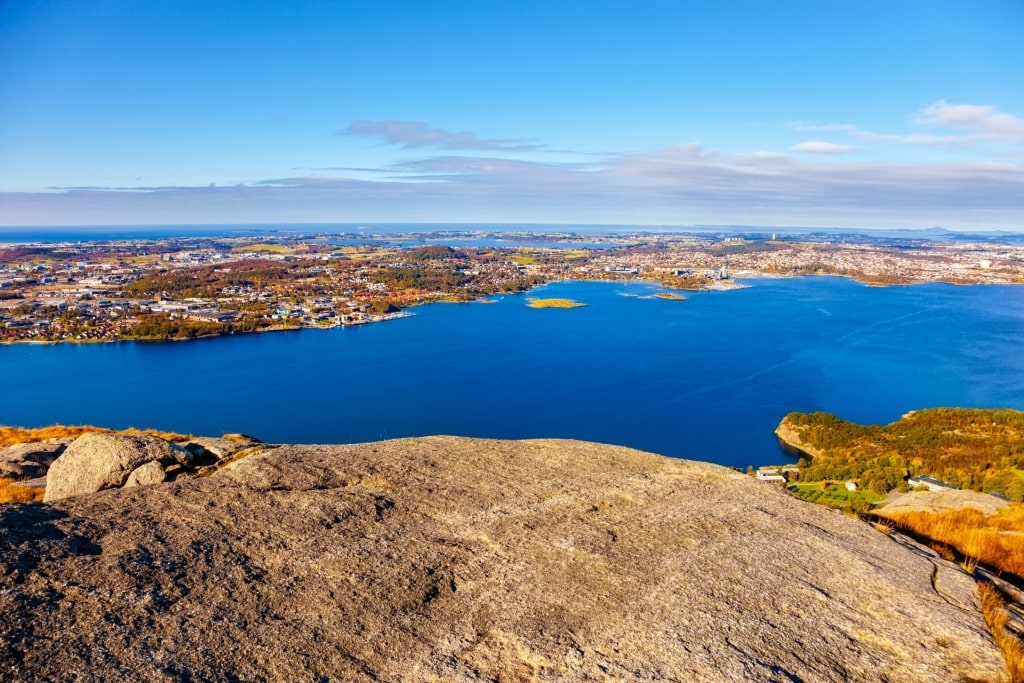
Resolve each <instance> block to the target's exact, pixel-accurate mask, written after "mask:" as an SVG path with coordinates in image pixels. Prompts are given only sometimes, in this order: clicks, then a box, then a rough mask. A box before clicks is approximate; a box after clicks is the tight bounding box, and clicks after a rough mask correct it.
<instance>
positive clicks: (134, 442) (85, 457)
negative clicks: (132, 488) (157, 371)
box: [43, 432, 195, 502]
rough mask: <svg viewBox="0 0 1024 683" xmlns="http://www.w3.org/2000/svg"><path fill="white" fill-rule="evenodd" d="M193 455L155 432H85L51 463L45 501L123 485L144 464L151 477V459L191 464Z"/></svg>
mask: <svg viewBox="0 0 1024 683" xmlns="http://www.w3.org/2000/svg"><path fill="white" fill-rule="evenodd" d="M194 457H195V456H194V455H193V454H192V453H190V452H189V451H187V450H185V449H184V448H182V447H180V446H178V445H176V444H172V443H170V442H168V441H164V440H163V439H159V438H157V437H155V436H146V435H142V434H137V435H128V434H108V433H104V432H86V433H85V434H82V435H81V436H80V437H78V438H77V439H75V441H74V442H73V443H72V444H71V445H70V446H68V447H67V449H66V450H65V451H64V452H63V453H62V454H61V456H60V457H59V458H57V459H56V460H54V462H53V464H52V465H50V469H49V472H47V475H46V476H47V480H46V494H45V495H44V497H43V501H44V502H52V501H55V500H60V499H61V498H70V497H72V496H80V495H83V494H87V493H95V492H97V491H102V490H104V489H111V488H118V487H121V486H124V485H125V483H126V482H127V481H128V479H129V477H131V476H132V473H133V472H135V470H137V469H139V468H140V467H143V466H147V467H148V469H147V472H146V473H144V474H142V475H141V476H142V477H145V478H146V479H147V480H152V479H153V473H152V465H151V463H156V464H157V466H158V467H166V466H169V465H174V464H181V465H189V464H191V463H192V461H193V459H194ZM136 481H139V477H136ZM160 481H163V477H161V478H160Z"/></svg>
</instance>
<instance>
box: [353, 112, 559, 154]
mask: <svg viewBox="0 0 1024 683" xmlns="http://www.w3.org/2000/svg"><path fill="white" fill-rule="evenodd" d="M337 134H338V135H341V136H346V137H358V138H370V139H376V140H380V141H381V142H383V143H385V144H389V145H398V146H399V147H401V148H402V149H416V148H420V147H437V148H440V149H451V150H499V151H506V152H529V151H536V150H539V149H542V148H543V146H542V145H537V144H533V143H530V142H529V141H526V140H518V139H511V138H479V137H477V136H476V134H475V133H468V132H452V131H448V130H444V129H443V128H432V127H430V126H429V125H428V124H427V123H425V122H423V121H395V120H386V121H375V120H370V119H359V120H356V121H353V122H352V123H350V124H349V125H348V127H347V128H343V129H342V130H339V131H338V132H337Z"/></svg>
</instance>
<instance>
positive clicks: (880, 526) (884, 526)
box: [871, 522, 893, 536]
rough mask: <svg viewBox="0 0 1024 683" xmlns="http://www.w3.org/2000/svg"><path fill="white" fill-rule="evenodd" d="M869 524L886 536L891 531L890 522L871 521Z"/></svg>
mask: <svg viewBox="0 0 1024 683" xmlns="http://www.w3.org/2000/svg"><path fill="white" fill-rule="evenodd" d="M871 526H873V527H875V530H876V531H879V532H881V533H883V534H885V535H886V536H888V535H889V534H891V533H892V526H893V525H892V522H872V523H871Z"/></svg>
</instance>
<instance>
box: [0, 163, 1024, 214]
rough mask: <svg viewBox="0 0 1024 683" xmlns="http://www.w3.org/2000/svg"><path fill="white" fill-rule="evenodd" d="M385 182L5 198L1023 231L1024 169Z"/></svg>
mask: <svg viewBox="0 0 1024 683" xmlns="http://www.w3.org/2000/svg"><path fill="white" fill-rule="evenodd" d="M390 170H391V171H392V174H391V175H390V176H383V177H377V176H375V177H374V179H366V178H362V179H355V178H353V177H351V176H350V175H349V174H347V173H345V172H343V171H338V172H335V173H334V174H333V175H328V176H296V177H282V178H273V179H266V180H264V181H262V182H260V183H255V184H248V185H242V186H237V185H236V186H223V187H222V186H217V187H163V188H161V187H152V188H145V191H138V190H139V188H125V189H120V190H119V189H111V188H81V189H71V190H65V191H57V192H48V193H6V194H0V215H2V216H4V217H5V219H6V220H7V221H10V222H11V223H12V224H33V223H57V224H59V223H84V222H88V223H99V224H103V223H111V222H115V223H121V222H146V221H147V218H148V219H149V222H152V217H153V216H159V217H160V220H161V221H165V222H249V221H260V222H274V221H292V222H298V221H310V222H348V221H380V222H384V221H395V222H415V221H456V222H473V221H479V222H538V223H552V222H577V223H588V222H589V223H620V224H677V225H678V224H683V225H685V224H697V223H725V224H748V225H835V226H849V227H856V226H860V227H871V226H875V227H895V226H903V227H906V226H930V225H945V226H947V227H950V228H963V227H969V228H982V227H985V228H994V227H998V228H1009V229H1022V228H1024V225H1022V224H1021V219H1020V216H1022V215H1024V166H1022V165H1020V164H1015V163H1012V162H1004V163H998V164H997V163H966V162H960V163H945V164H939V163H900V164H893V163H885V162H878V161H858V162H853V161H850V160H847V159H845V158H843V159H840V160H830V161H829V162H827V163H826V162H824V161H822V160H820V159H818V158H815V157H813V156H802V157H801V156H790V155H782V154H756V153H755V154H741V155H723V154H721V153H716V152H715V151H713V150H708V149H706V148H704V147H702V146H700V145H699V144H689V145H680V146H674V147H668V148H665V149H661V150H655V151H651V152H647V153H643V154H626V155H609V156H606V157H603V158H600V159H595V160H593V161H592V162H591V161H588V162H586V163H539V162H536V161H523V160H518V159H508V158H502V157H501V156H500V155H489V156H487V157H479V156H472V155H447V156H435V157H427V158H421V159H414V160H410V161H407V162H403V163H401V164H396V165H394V166H392V167H390Z"/></svg>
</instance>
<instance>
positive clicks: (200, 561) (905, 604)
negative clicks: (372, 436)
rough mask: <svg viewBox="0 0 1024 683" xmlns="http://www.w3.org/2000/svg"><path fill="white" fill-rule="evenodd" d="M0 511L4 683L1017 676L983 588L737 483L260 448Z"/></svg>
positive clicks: (468, 457) (618, 463) (441, 449)
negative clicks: (169, 476) (187, 472)
mask: <svg viewBox="0 0 1024 683" xmlns="http://www.w3.org/2000/svg"><path fill="white" fill-rule="evenodd" d="M203 474H204V475H208V476H199V477H196V478H190V479H187V480H183V479H179V480H178V481H168V482H163V483H154V484H150V485H137V486H132V487H130V488H115V489H111V490H104V491H100V492H98V493H92V494H88V495H77V496H72V497H68V498H63V499H60V500H54V501H52V502H51V503H49V504H45V505H33V506H29V505H12V506H6V507H2V508H0V611H2V613H3V615H4V618H3V619H2V620H0V678H2V679H16V680H27V681H38V680H72V679H73V680H78V681H101V680H102V681H111V680H133V681H169V680H204V681H239V680H242V681H270V680H346V681H371V680H373V681H436V680H445V681H482V680H487V681H492V680H498V681H531V680H540V681H552V680H595V681H596V680H649V681H655V680H658V681H664V680H688V681H692V680H700V681H848V680H863V681H869V680H886V681H894V682H895V681H929V682H937V681H964V680H973V681H1004V680H1006V674H1005V669H1004V666H1003V662H1002V656H1001V654H1000V652H999V650H998V649H997V648H996V647H995V645H994V644H993V643H992V641H991V638H990V637H989V635H988V632H987V629H986V627H985V625H984V622H983V620H982V617H981V614H980V612H979V611H978V608H977V598H976V593H975V589H974V586H973V584H972V582H971V581H970V579H969V578H968V577H967V576H966V575H964V574H962V573H960V572H958V571H957V570H956V569H954V568H953V567H952V565H949V564H947V563H945V562H944V561H943V560H941V559H939V558H937V557H935V556H933V555H931V554H929V553H928V551H926V550H923V549H917V548H915V547H907V546H903V545H900V544H897V543H895V542H893V540H891V539H890V538H889V537H888V536H885V535H883V534H881V533H878V532H877V531H875V530H874V529H872V528H871V527H870V526H868V525H867V524H864V523H861V522H859V521H857V520H854V519H851V518H848V517H846V516H844V515H842V514H840V513H838V512H835V511H833V510H829V509H826V508H823V507H819V506H815V505H810V504H806V503H803V502H801V501H799V500H796V499H795V498H792V497H791V496H789V495H787V494H786V493H785V492H784V491H779V490H776V489H775V488H773V487H771V486H769V485H766V484H763V483H761V482H758V481H755V480H753V479H751V478H749V477H745V476H743V475H741V474H738V473H736V472H733V471H731V470H728V469H726V468H722V467H718V466H715V465H709V464H704V463H696V462H689V461H682V460H674V459H670V458H664V457H661V456H656V455H651V454H648V453H641V452H638V451H634V450H630V449H625V448H619V447H612V446H602V445H597V444H589V443H580V442H572V441H548V440H545V441H520V442H510V441H490V440H476V439H465V438H454V437H431V438H422V439H402V440H395V441H386V442H381V443H370V444H360V445H349V446H276V447H275V446H266V445H260V446H256V447H250V448H248V449H247V450H246V451H245V452H244V457H237V458H235V459H233V460H230V461H227V460H225V461H224V462H223V463H221V465H220V466H217V467H215V468H211V469H209V470H206V471H204V472H203Z"/></svg>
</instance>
